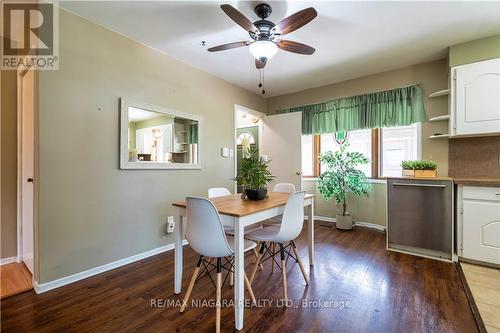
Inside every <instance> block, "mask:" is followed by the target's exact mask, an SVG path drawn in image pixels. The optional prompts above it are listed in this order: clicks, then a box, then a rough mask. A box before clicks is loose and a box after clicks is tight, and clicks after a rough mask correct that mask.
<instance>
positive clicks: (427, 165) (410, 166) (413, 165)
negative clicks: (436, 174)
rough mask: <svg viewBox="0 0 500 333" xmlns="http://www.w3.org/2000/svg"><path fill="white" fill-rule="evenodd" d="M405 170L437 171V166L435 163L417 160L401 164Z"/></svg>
mask: <svg viewBox="0 0 500 333" xmlns="http://www.w3.org/2000/svg"><path fill="white" fill-rule="evenodd" d="M401 167H402V168H403V170H436V169H437V164H436V162H434V161H426V160H415V161H403V162H401Z"/></svg>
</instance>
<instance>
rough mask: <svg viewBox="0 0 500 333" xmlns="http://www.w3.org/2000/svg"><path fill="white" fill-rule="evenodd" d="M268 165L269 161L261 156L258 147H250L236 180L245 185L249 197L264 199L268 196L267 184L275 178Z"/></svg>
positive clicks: (242, 160) (245, 191) (251, 198)
mask: <svg viewBox="0 0 500 333" xmlns="http://www.w3.org/2000/svg"><path fill="white" fill-rule="evenodd" d="M268 167H269V161H264V159H263V158H262V157H260V156H259V150H258V149H257V148H250V151H249V152H248V154H246V156H244V157H243V158H242V159H241V169H240V171H239V173H238V175H237V176H236V177H235V178H234V180H235V181H237V182H239V183H240V184H241V185H242V186H243V188H244V190H243V191H244V193H245V194H246V196H247V198H248V199H250V200H262V199H264V198H265V197H266V196H267V184H269V182H271V181H272V180H273V179H274V176H273V175H272V174H271V172H270V171H269V170H268Z"/></svg>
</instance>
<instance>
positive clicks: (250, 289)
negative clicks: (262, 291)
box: [243, 272, 257, 303]
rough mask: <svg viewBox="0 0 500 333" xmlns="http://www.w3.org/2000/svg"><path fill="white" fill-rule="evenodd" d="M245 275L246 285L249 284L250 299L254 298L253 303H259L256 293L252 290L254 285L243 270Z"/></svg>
mask: <svg viewBox="0 0 500 333" xmlns="http://www.w3.org/2000/svg"><path fill="white" fill-rule="evenodd" d="M243 274H244V277H245V285H246V286H247V290H248V294H249V295H250V299H251V300H252V302H253V303H257V300H256V299H255V295H254V294H253V290H252V285H251V284H250V281H248V277H247V273H245V272H243Z"/></svg>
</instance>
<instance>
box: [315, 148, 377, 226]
mask: <svg viewBox="0 0 500 333" xmlns="http://www.w3.org/2000/svg"><path fill="white" fill-rule="evenodd" d="M347 148H348V144H347V143H344V144H342V145H341V146H340V149H339V150H338V151H335V152H332V151H328V152H326V153H323V154H321V156H320V158H319V160H320V162H321V163H322V164H323V165H325V166H326V171H325V172H323V173H322V174H321V175H320V176H319V177H318V190H319V192H320V193H321V195H322V196H323V198H324V199H325V200H330V199H331V198H334V199H335V201H336V202H337V204H339V205H341V206H342V214H337V219H336V227H337V229H341V230H350V229H352V227H353V223H352V216H351V215H350V214H349V213H348V212H347V205H346V199H347V194H348V193H353V194H355V195H368V192H369V191H370V188H371V186H370V184H369V183H368V179H367V178H366V175H365V174H364V172H363V171H361V170H359V169H356V167H357V166H358V165H363V164H367V163H369V162H370V160H369V159H368V158H366V157H365V156H363V154H361V153H359V152H350V151H347Z"/></svg>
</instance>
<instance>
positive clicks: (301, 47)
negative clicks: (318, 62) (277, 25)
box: [278, 40, 316, 55]
mask: <svg viewBox="0 0 500 333" xmlns="http://www.w3.org/2000/svg"><path fill="white" fill-rule="evenodd" d="M278 47H279V48H280V49H282V50H284V51H288V52H292V53H298V54H306V55H311V54H313V53H314V51H316V50H315V49H314V48H313V47H310V46H309V45H306V44H302V43H297V42H292V41H291V40H280V41H278Z"/></svg>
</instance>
